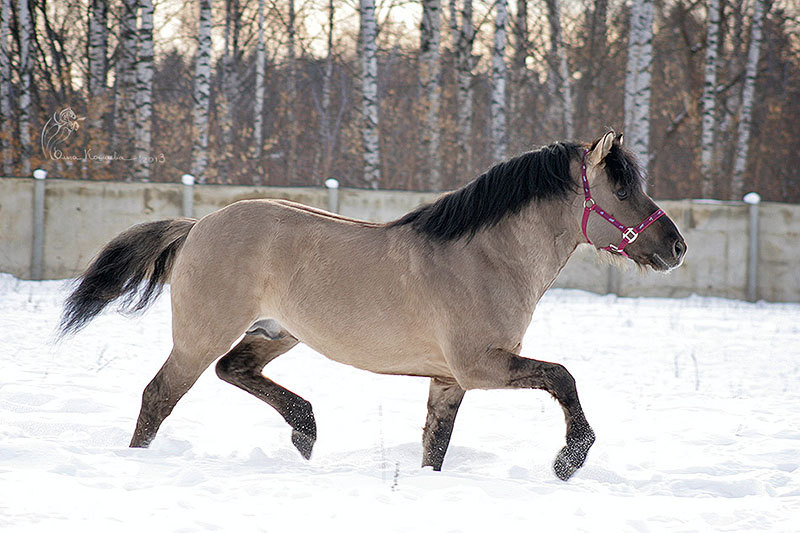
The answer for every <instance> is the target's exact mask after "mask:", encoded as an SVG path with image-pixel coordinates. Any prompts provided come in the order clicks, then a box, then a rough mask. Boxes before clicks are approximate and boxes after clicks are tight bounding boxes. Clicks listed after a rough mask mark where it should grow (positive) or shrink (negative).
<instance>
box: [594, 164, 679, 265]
mask: <svg viewBox="0 0 800 533" xmlns="http://www.w3.org/2000/svg"><path fill="white" fill-rule="evenodd" d="M588 153H589V150H584V151H583V159H582V160H581V179H582V180H583V195H584V197H585V200H584V201H583V220H582V221H581V229H582V230H583V236H584V237H586V242H588V243H589V244H592V241H591V240H590V239H589V235H588V234H587V233H586V224H588V222H589V215H590V214H591V213H592V211H595V212H596V213H597V214H598V215H600V216H601V217H603V218H604V219H606V221H608V222H609V223H610V224H611V225H612V226H614V227H615V228H617V229H618V230H620V231H621V232H622V240H621V241H619V244H618V245H617V246H614V245H613V244H609V245H608V246H605V247H603V248H601V250H608V251H609V252H616V253H618V254H621V255H623V256H625V257H628V254H626V253H625V247H626V246H628V245H629V244H630V243H632V242H633V241H635V240H636V237H638V236H639V234H640V233H641V232H643V231H644V230H645V228H647V227H648V226H649V225H650V224H652V223H653V222H655V221H656V220H658V219H659V218H661V217H662V216H663V215H664V211H662V210H661V209H656V211H655V212H654V213H653V214H652V215H650V216H649V217H647V218H646V219H644V220H643V221H642V222H641V224H639V225H638V226H635V227H634V226H631V227H625V226H624V225H622V224H621V223H620V222H619V221H618V220H617V219H615V218H614V217H613V216H611V215H610V214H608V213H606V212H605V211H603V209H602V208H601V207H600V206H599V205H597V203H596V202H595V201H594V199H593V198H592V193H591V192H590V191H589V180H588V179H587V178H586V154H588Z"/></svg>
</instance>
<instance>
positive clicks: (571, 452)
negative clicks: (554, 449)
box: [553, 429, 594, 481]
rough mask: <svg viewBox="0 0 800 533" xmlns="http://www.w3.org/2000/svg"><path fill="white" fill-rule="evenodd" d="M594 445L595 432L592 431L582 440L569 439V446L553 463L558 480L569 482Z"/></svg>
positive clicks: (565, 447)
mask: <svg viewBox="0 0 800 533" xmlns="http://www.w3.org/2000/svg"><path fill="white" fill-rule="evenodd" d="M592 444H594V432H593V431H592V430H591V429H590V430H589V431H588V432H587V433H586V435H585V436H584V437H583V438H581V439H568V444H567V445H566V446H564V447H563V448H561V451H560V452H558V455H557V456H556V460H555V461H554V462H553V471H554V472H555V473H556V475H557V476H558V479H560V480H561V481H566V480H568V479H569V478H571V477H572V474H574V473H575V472H576V471H577V470H578V469H579V468H580V467H582V466H583V463H584V462H585V461H586V455H587V454H588V453H589V448H591V447H592Z"/></svg>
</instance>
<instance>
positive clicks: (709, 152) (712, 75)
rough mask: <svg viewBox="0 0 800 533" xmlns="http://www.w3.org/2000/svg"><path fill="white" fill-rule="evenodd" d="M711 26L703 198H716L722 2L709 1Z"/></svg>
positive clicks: (705, 91) (702, 145) (702, 139)
mask: <svg viewBox="0 0 800 533" xmlns="http://www.w3.org/2000/svg"><path fill="white" fill-rule="evenodd" d="M707 10H708V11H707V12H708V23H707V27H706V61H705V72H704V81H703V95H702V97H701V100H700V102H701V104H702V112H703V116H702V121H701V124H702V126H701V132H700V175H701V179H702V184H703V198H711V197H712V196H713V195H714V181H715V180H714V178H715V172H714V168H713V160H714V134H715V129H716V123H715V122H716V121H715V118H716V105H715V104H716V97H717V52H718V50H719V48H718V43H717V41H718V38H719V0H708V1H707Z"/></svg>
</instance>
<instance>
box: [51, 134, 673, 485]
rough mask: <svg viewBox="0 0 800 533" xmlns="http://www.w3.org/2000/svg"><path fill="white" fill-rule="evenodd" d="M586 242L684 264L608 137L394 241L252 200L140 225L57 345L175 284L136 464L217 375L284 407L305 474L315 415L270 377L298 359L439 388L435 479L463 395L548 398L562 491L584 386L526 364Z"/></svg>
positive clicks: (80, 291)
mask: <svg viewBox="0 0 800 533" xmlns="http://www.w3.org/2000/svg"><path fill="white" fill-rule="evenodd" d="M581 192H583V194H581ZM601 206H602V207H601ZM611 213H614V215H611ZM583 242H589V243H592V244H593V245H594V246H595V247H597V248H600V249H602V250H605V251H606V252H607V253H611V254H615V255H621V256H625V257H629V258H630V259H631V260H633V261H635V262H636V263H638V264H639V265H642V266H649V267H652V268H653V269H654V270H660V271H666V270H669V269H671V268H674V267H676V266H678V265H680V263H681V262H682V259H683V256H684V253H685V251H686V244H685V243H684V240H683V238H682V237H681V235H680V233H679V232H678V230H677V228H676V227H675V224H673V223H672V221H671V220H670V219H669V218H668V217H666V216H663V212H662V211H661V210H660V209H658V208H657V206H656V205H655V204H654V203H653V202H652V200H651V199H650V198H649V197H648V196H647V195H646V194H645V193H644V191H643V188H642V175H641V172H640V171H639V169H638V167H637V165H636V162H635V160H634V159H633V158H632V156H631V154H630V153H629V152H627V151H626V150H625V149H624V148H623V147H622V144H621V135H616V134H614V133H613V132H609V133H607V134H606V135H604V136H603V137H602V138H600V139H598V140H597V141H595V142H594V143H593V144H592V145H591V146H583V145H579V144H573V143H561V142H559V143H555V144H551V145H549V146H546V147H543V148H541V149H538V150H536V151H532V152H529V153H526V154H524V155H521V156H519V157H516V158H514V159H511V160H509V161H506V162H504V163H501V164H499V165H497V166H495V167H494V168H492V169H491V170H489V171H488V172H486V173H485V174H483V175H481V176H480V177H478V178H476V179H475V180H474V181H472V182H471V183H470V184H468V185H466V186H465V187H463V188H461V189H458V190H456V191H454V192H451V193H448V194H445V195H443V196H442V197H441V198H439V199H438V200H437V201H435V202H434V203H432V204H429V205H425V206H422V207H420V208H418V209H416V210H415V211H412V212H410V213H408V214H407V215H405V216H404V217H402V218H400V219H399V220H395V221H394V222H390V223H388V224H374V223H369V222H364V221H361V220H354V219H350V218H345V217H342V216H338V215H335V214H332V213H327V212H325V211H321V210H318V209H313V208H311V207H306V206H304V205H300V204H296V203H292V202H288V201H282V200H248V201H241V202H237V203H234V204H232V205H230V206H228V207H225V208H223V209H220V210H219V211H216V212H215V213H212V214H210V215H208V216H206V217H204V218H203V219H201V220H197V221H196V220H191V219H185V218H182V219H175V220H163V221H159V222H148V223H144V224H140V225H137V226H134V227H132V228H130V229H129V230H127V231H125V232H123V233H122V234H120V235H119V236H117V237H116V238H114V239H113V240H112V241H111V242H109V243H108V245H106V247H105V248H104V249H103V250H102V251H101V252H100V254H99V255H98V256H97V258H96V259H95V260H94V261H93V262H92V263H91V265H90V266H89V267H88V269H87V270H86V272H85V273H84V274H83V275H82V276H81V278H80V279H79V284H78V286H77V288H76V289H75V290H74V292H73V293H72V294H71V295H70V296H69V298H68V299H67V301H66V303H65V308H64V314H63V318H62V323H61V328H62V332H64V333H66V332H71V331H75V330H78V329H79V328H81V327H82V326H83V325H84V324H85V323H87V322H88V321H89V320H91V319H92V318H93V317H95V316H96V315H97V314H98V313H100V311H101V310H102V309H103V308H104V307H105V306H106V305H108V304H109V303H110V302H112V301H113V300H116V299H117V298H122V306H123V308H127V309H128V310H142V309H144V308H145V307H146V306H147V305H148V303H150V302H151V301H152V300H153V299H154V298H155V297H156V296H157V295H158V292H159V290H160V287H161V286H162V284H164V283H167V282H169V283H171V286H172V289H171V297H172V336H173V348H172V351H171V352H170V354H169V357H168V358H167V360H166V362H165V363H164V366H162V367H161V369H160V370H159V371H158V373H157V374H156V376H155V377H154V378H153V380H152V381H151V382H150V384H148V385H147V387H146V388H145V389H144V393H143V395H142V407H141V411H140V413H139V418H138V421H137V423H136V430H135V432H134V434H133V438H132V440H131V442H130V445H131V446H132V447H146V446H148V445H149V444H150V442H151V441H152V440H153V438H154V437H155V436H156V432H157V431H158V428H159V426H160V425H161V423H162V422H163V421H164V419H165V418H166V417H167V416H168V415H169V414H170V412H171V411H172V409H173V407H175V404H176V403H177V402H178V400H180V398H181V397H182V396H183V395H184V394H185V393H186V391H187V390H189V388H190V387H191V386H192V385H193V384H194V383H195V381H196V380H197V378H198V377H199V376H200V374H201V373H202V372H203V371H204V370H206V368H208V367H209V366H210V365H211V364H212V363H213V362H214V361H215V360H217V359H219V361H218V362H217V364H216V372H217V375H218V376H219V377H220V378H222V379H223V380H225V381H227V382H229V383H231V384H233V385H236V386H237V387H240V388H242V389H244V390H246V391H247V392H249V393H251V394H253V395H254V396H256V397H257V398H260V399H261V400H263V401H265V402H266V403H268V404H269V405H271V406H272V407H274V408H275V409H276V410H277V411H278V412H279V413H280V414H281V416H283V418H284V419H285V420H286V422H287V423H288V424H289V425H290V426H291V427H292V430H293V431H292V442H293V443H294V446H295V447H296V448H297V449H298V450H299V451H300V453H301V454H302V455H303V457H305V458H306V459H308V458H309V457H310V456H311V450H312V447H313V446H314V442H315V440H316V438H317V431H316V423H315V420H314V415H313V413H312V410H311V404H310V403H309V402H308V401H306V400H304V399H303V398H301V397H300V396H298V395H297V394H295V393H293V392H291V391H289V390H287V389H285V388H283V387H282V386H280V385H278V384H277V383H275V382H274V381H272V380H270V379H268V378H266V377H265V376H264V375H263V374H262V369H263V368H264V367H265V365H267V363H269V362H270V361H272V360H273V359H275V358H276V357H278V356H279V355H281V354H283V353H285V352H286V351H288V350H289V349H291V348H292V347H293V346H295V345H296V344H297V343H298V342H302V343H305V344H307V345H308V346H310V347H311V348H313V349H314V350H316V351H318V352H319V353H321V354H324V355H325V356H327V357H329V358H330V359H332V360H334V361H339V362H341V363H345V364H348V365H352V366H354V367H357V368H361V369H364V370H370V371H372V372H377V373H380V374H399V375H407V376H425V377H430V378H431V380H430V396H429V398H428V415H427V421H426V423H425V428H424V431H423V436H422V442H423V459H422V465H423V466H432V467H433V469H434V470H440V469H441V467H442V462H443V461H444V456H445V452H446V451H447V446H448V444H449V441H450V435H451V433H452V430H453V424H454V422H455V418H456V413H457V411H458V408H459V405H460V404H461V400H462V398H463V396H464V392H465V391H467V390H471V389H512V388H513V389H521V388H527V389H544V390H545V391H547V392H548V393H550V394H551V395H552V396H553V397H554V398H555V399H556V400H557V401H558V402H559V403H560V405H561V407H562V409H563V411H564V415H565V418H566V446H564V448H563V449H562V450H561V451H560V452H559V453H558V455H557V457H556V459H555V463H554V470H555V473H556V474H557V475H558V477H559V478H561V479H564V480H566V479H568V478H569V477H570V476H571V475H572V474H573V473H574V472H575V471H576V470H577V469H578V468H580V467H581V466H582V465H583V463H584V460H585V459H586V455H587V452H588V451H589V448H590V447H591V446H592V444H593V442H594V440H595V435H594V432H593V431H592V429H591V428H590V426H589V424H588V422H587V421H586V418H585V416H584V413H583V409H582V408H581V404H580V402H579V400H578V392H577V389H576V388H575V380H574V379H573V377H572V375H570V373H569V372H568V371H567V370H566V368H564V367H563V366H562V365H560V364H557V363H550V362H545V361H538V360H534V359H529V358H525V357H521V356H520V355H519V353H520V348H521V346H520V343H521V341H522V337H523V335H524V334H525V331H526V329H527V328H528V325H529V323H530V321H531V317H532V314H533V310H534V308H535V307H536V303H537V302H538V300H539V298H541V296H542V294H543V293H544V292H545V291H546V290H547V289H548V288H549V287H550V286H551V285H552V283H553V281H554V280H555V278H556V276H557V275H558V273H559V272H560V271H561V269H562V268H563V266H564V264H565V263H566V262H567V259H568V258H569V257H570V255H571V254H572V253H573V251H574V250H575V249H576V247H577V246H578V245H579V244H581V243H583ZM220 357H221V358H220Z"/></svg>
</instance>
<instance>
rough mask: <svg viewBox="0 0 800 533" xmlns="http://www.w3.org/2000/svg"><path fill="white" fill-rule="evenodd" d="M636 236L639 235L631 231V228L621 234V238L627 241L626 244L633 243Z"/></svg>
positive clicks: (633, 230)
mask: <svg viewBox="0 0 800 533" xmlns="http://www.w3.org/2000/svg"><path fill="white" fill-rule="evenodd" d="M638 236H639V234H638V233H636V230H635V229H633V228H628V229H626V230H625V232H624V233H623V234H622V237H623V238H625V239H627V240H628V244H630V243H632V242H633V241H635V240H636V237H638Z"/></svg>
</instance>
